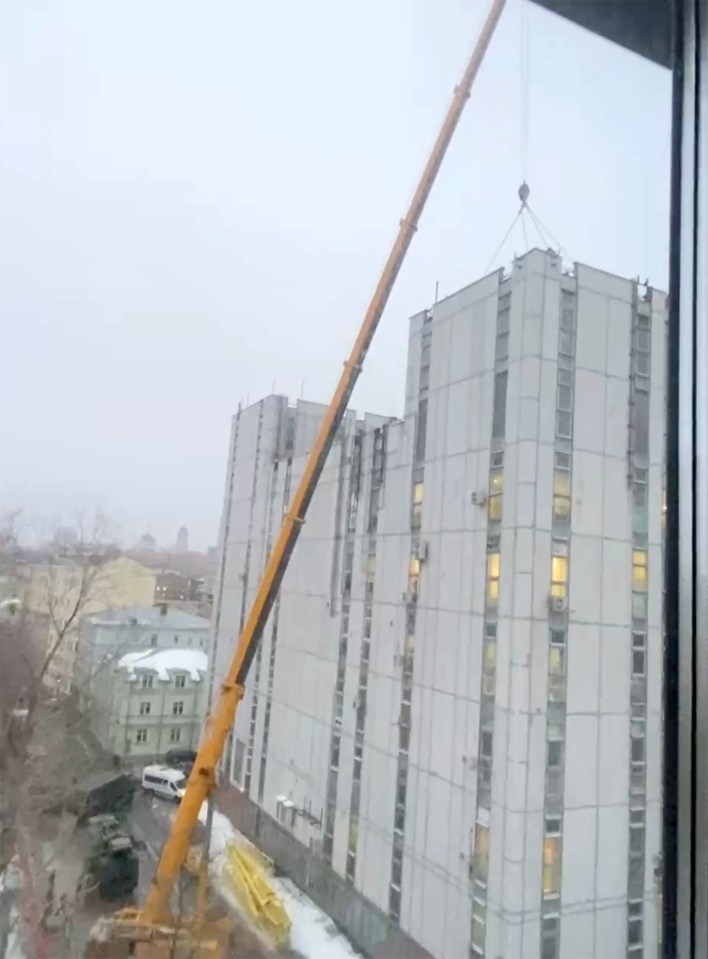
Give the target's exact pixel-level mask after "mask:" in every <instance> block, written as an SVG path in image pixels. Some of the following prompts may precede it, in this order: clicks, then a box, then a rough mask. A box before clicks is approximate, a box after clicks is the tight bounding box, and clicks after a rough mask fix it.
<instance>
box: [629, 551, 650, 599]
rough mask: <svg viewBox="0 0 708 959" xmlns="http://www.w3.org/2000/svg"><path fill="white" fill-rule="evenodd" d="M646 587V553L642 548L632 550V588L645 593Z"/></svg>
mask: <svg viewBox="0 0 708 959" xmlns="http://www.w3.org/2000/svg"><path fill="white" fill-rule="evenodd" d="M646 588H647V554H646V551H645V550H643V549H635V550H633V552H632V589H634V590H636V592H638V593H645V592H646Z"/></svg>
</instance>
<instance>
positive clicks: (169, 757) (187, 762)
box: [165, 747, 197, 772]
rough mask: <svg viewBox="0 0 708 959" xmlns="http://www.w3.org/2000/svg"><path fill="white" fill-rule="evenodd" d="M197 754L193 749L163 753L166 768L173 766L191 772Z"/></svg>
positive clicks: (169, 750)
mask: <svg viewBox="0 0 708 959" xmlns="http://www.w3.org/2000/svg"><path fill="white" fill-rule="evenodd" d="M196 758H197V753H196V751H195V750H194V749H180V748H178V747H176V748H175V749H168V750H167V752H166V753H165V762H166V763H167V765H168V766H174V767H175V768H176V769H186V768H188V769H189V771H190V772H191V769H192V766H193V765H194V761H195V759H196Z"/></svg>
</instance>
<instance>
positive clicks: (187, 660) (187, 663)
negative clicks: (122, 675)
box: [118, 649, 208, 683]
mask: <svg viewBox="0 0 708 959" xmlns="http://www.w3.org/2000/svg"><path fill="white" fill-rule="evenodd" d="M207 665H208V663H207V655H206V653H205V652H203V651H202V650H201V649H143V650H140V651H138V652H134V653H126V654H125V655H124V656H121V658H120V660H119V661H118V668H119V669H127V671H128V674H129V676H130V679H131V680H136V679H137V678H138V677H137V676H136V674H135V670H136V669H153V670H155V672H156V673H157V678H158V679H159V680H160V681H161V682H169V680H170V675H169V672H168V670H176V671H178V672H184V673H189V676H190V679H191V680H192V681H193V682H195V683H198V682H199V680H200V679H201V678H202V675H203V674H204V673H206V671H207ZM200 674H201V675H200Z"/></svg>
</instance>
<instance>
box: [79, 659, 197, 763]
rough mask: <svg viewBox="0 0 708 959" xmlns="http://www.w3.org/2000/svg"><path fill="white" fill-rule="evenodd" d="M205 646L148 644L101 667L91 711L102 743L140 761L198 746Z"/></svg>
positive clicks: (114, 753)
mask: <svg viewBox="0 0 708 959" xmlns="http://www.w3.org/2000/svg"><path fill="white" fill-rule="evenodd" d="M207 668H208V659H207V654H206V653H205V652H204V651H203V650H201V649H190V648H188V647H183V648H180V649H144V650H135V651H134V652H130V653H125V654H124V655H123V656H121V657H120V658H119V659H118V660H116V661H115V662H114V663H113V664H112V665H111V666H110V668H106V669H102V670H100V671H99V672H98V673H97V675H96V677H95V679H94V683H93V691H94V695H93V696H92V697H91V700H90V701H89V702H88V704H87V708H86V714H87V716H88V717H89V719H90V722H91V730H92V732H93V733H94V735H95V736H96V738H97V739H98V741H99V742H100V743H101V745H102V746H103V748H104V749H105V750H106V751H108V752H110V753H112V754H113V755H115V756H121V757H122V758H128V759H131V758H135V759H139V760H140V761H141V762H142V761H144V760H146V759H148V758H150V757H155V758H160V757H162V756H164V754H165V753H166V752H167V751H168V750H169V749H174V748H177V747H183V748H196V746H197V745H198V743H199V737H200V735H201V730H202V725H203V722H204V714H205V710H206V702H207V700H206V691H207Z"/></svg>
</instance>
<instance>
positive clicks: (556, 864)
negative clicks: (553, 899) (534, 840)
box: [543, 836, 563, 896]
mask: <svg viewBox="0 0 708 959" xmlns="http://www.w3.org/2000/svg"><path fill="white" fill-rule="evenodd" d="M562 851H563V840H562V838H561V837H560V836H546V838H545V839H544V840H543V895H544V896H558V895H560V886H561V854H562Z"/></svg>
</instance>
